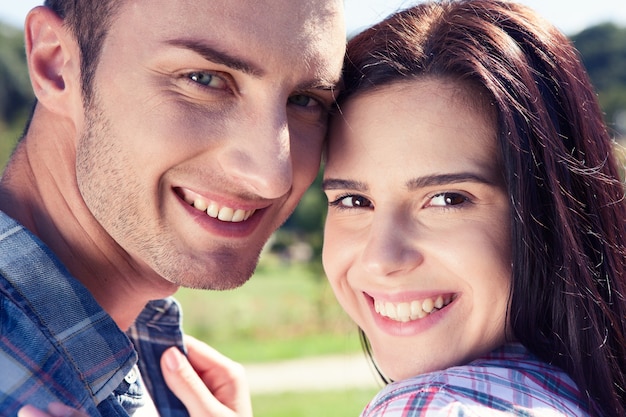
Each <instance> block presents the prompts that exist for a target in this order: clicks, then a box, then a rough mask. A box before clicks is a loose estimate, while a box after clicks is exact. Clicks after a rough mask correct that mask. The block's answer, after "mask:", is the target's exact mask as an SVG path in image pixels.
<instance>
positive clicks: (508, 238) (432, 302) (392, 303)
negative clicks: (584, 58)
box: [324, 0, 626, 416]
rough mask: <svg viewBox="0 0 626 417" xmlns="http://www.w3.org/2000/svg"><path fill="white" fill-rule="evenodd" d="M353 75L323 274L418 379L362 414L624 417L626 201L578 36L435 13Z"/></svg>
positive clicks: (357, 55) (365, 44) (507, 14)
mask: <svg viewBox="0 0 626 417" xmlns="http://www.w3.org/2000/svg"><path fill="white" fill-rule="evenodd" d="M344 77H345V90H344V91H343V92H342V94H341V96H340V97H339V100H338V108H339V110H340V115H339V116H337V117H336V118H335V119H334V123H333V127H332V130H331V133H330V140H329V146H328V152H327V155H328V156H327V163H326V166H325V174H324V177H325V180H324V188H325V192H326V194H327V196H328V199H329V204H330V208H329V213H328V217H327V222H326V230H325V247H324V266H325V269H326V272H327V274H328V277H329V280H330V282H331V285H332V286H333V289H334V291H335V294H336V295H337V298H338V300H339V302H340V303H341V304H342V306H343V307H344V309H345V310H346V311H347V312H348V314H350V316H351V317H352V318H353V320H355V322H356V323H357V324H358V325H359V327H360V328H361V329H362V330H363V332H364V334H365V336H366V341H367V346H368V347H370V348H371V353H372V354H373V358H374V360H375V363H376V364H377V366H378V367H379V369H380V370H381V372H382V374H384V375H386V376H388V377H389V378H390V379H392V380H404V381H402V382H397V383H393V384H391V385H389V386H388V387H386V388H385V389H384V390H383V391H382V392H381V393H380V394H379V396H377V398H376V399H375V400H374V401H373V402H372V403H371V404H370V405H369V406H368V408H367V409H366V411H365V412H364V414H363V415H365V416H379V415H381V416H382V415H384V416H396V415H397V416H400V415H402V416H405V415H431V414H428V413H429V412H432V415H435V413H436V412H437V411H439V410H447V412H449V413H450V414H445V415H467V414H468V413H470V410H475V409H476V407H480V410H481V411H480V412H479V413H478V414H476V415H487V414H488V413H489V412H488V411H487V409H489V410H493V412H496V411H500V412H503V413H507V412H508V413H510V414H511V415H533V416H534V415H568V416H569V415H577V416H582V415H593V416H623V415H626V410H625V407H626V405H625V403H626V394H625V392H624V388H625V387H626V383H625V374H626V340H625V339H624V333H625V324H626V323H625V320H626V301H625V299H624V295H625V294H626V281H625V280H626V276H625V272H626V266H625V262H626V253H625V251H624V245H623V242H624V241H626V227H625V223H624V221H625V219H626V205H625V203H624V200H623V197H624V189H623V186H622V183H621V182H620V179H619V174H618V169H617V165H616V161H615V158H614V155H613V152H612V146H613V144H612V142H611V140H610V138H609V135H608V132H607V129H606V127H605V126H604V125H603V122H602V113H601V112H600V110H599V108H598V104H597V102H596V98H595V95H594V92H593V89H592V87H591V85H590V83H589V81H588V78H587V75H586V73H585V71H584V68H583V66H582V64H581V63H580V59H579V57H578V55H577V53H576V51H575V49H574V48H573V47H572V45H571V43H570V42H569V41H568V40H567V38H566V37H565V36H563V35H562V34H561V33H559V32H558V31H557V30H556V29H555V28H554V27H553V26H551V25H550V24H548V23H547V22H546V21H544V20H542V19H541V18H540V17H538V16H537V15H536V14H535V13H533V12H532V11H531V10H529V9H528V8H526V7H523V6H521V5H518V4H514V3H509V2H505V1H494V0H467V1H452V2H436V3H435V2H430V3H425V4H420V5H417V6H415V7H413V8H411V9H409V10H406V11H403V12H399V13H397V14H395V15H393V16H391V17H390V18H388V19H387V20H385V21H383V22H382V23H380V24H378V25H376V26H374V27H373V28H371V29H369V30H366V31H365V32H363V33H361V34H359V35H358V36H357V37H355V38H354V39H352V40H351V41H350V43H349V45H348V53H347V58H346V60H345V69H344ZM463 413H466V414H463ZM542 413H546V414H542ZM547 413H553V414H547ZM554 413H557V414H554ZM437 415H439V414H437ZM471 415H474V414H471ZM497 415H501V414H497Z"/></svg>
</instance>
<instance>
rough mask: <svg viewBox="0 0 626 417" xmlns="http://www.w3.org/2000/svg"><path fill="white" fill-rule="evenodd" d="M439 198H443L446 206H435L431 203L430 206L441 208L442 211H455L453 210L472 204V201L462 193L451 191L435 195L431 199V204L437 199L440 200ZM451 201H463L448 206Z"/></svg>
mask: <svg viewBox="0 0 626 417" xmlns="http://www.w3.org/2000/svg"><path fill="white" fill-rule="evenodd" d="M438 197H443V198H444V200H445V203H446V204H445V205H443V206H434V205H432V204H430V203H429V204H428V205H429V206H432V207H437V208H441V209H447V210H453V209H458V208H460V207H462V206H464V205H466V204H467V203H470V202H471V200H470V199H469V198H468V197H467V196H465V195H463V194H461V193H457V192H450V191H445V192H441V193H436V194H433V195H432V196H430V197H429V202H432V201H433V200H434V199H435V198H438ZM450 199H461V202H459V203H457V204H447V202H448V201H449V200H450Z"/></svg>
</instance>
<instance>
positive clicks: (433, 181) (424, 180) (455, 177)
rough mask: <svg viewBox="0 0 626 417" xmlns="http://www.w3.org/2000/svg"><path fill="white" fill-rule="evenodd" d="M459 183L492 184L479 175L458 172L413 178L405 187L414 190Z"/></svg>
mask: <svg viewBox="0 0 626 417" xmlns="http://www.w3.org/2000/svg"><path fill="white" fill-rule="evenodd" d="M459 182H476V183H481V184H493V181H489V180H488V179H486V178H484V177H482V176H480V175H477V174H474V173H471V172H460V173H455V174H436V175H426V176H423V177H417V178H413V179H411V180H409V181H407V183H406V186H407V188H408V189H409V190H416V189H418V188H422V187H432V186H438V185H448V184H456V183H459Z"/></svg>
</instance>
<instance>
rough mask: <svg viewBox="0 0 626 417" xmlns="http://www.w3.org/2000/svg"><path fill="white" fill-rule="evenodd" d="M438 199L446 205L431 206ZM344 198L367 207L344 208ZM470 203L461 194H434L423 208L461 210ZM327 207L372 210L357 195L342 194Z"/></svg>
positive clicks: (361, 197) (370, 205) (447, 192)
mask: <svg viewBox="0 0 626 417" xmlns="http://www.w3.org/2000/svg"><path fill="white" fill-rule="evenodd" d="M438 197H442V198H444V202H445V203H446V204H444V205H433V204H432V201H433V200H434V199H435V198H438ZM346 198H353V199H359V200H361V201H362V200H366V201H367V203H369V206H358V205H357V206H354V205H353V206H346V205H344V204H342V202H343V201H344V200H345V199H346ZM451 199H456V200H458V199H460V200H461V201H459V202H458V203H457V204H447V202H449V201H450V200H451ZM469 203H471V200H470V198H469V197H467V196H465V195H463V194H461V193H457V192H449V191H446V192H439V193H435V194H433V195H431V196H430V197H428V204H426V205H425V207H432V208H438V209H442V210H458V209H460V208H462V207H463V206H465V205H466V204H469ZM328 205H329V206H330V207H336V208H338V209H340V210H354V209H372V202H371V200H369V199H368V198H366V197H363V196H361V195H358V194H343V195H340V196H338V197H337V198H335V199H334V200H332V201H329V202H328Z"/></svg>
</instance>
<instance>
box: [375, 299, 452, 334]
mask: <svg viewBox="0 0 626 417" xmlns="http://www.w3.org/2000/svg"><path fill="white" fill-rule="evenodd" d="M445 294H449V295H450V297H451V299H450V300H449V302H448V304H446V305H444V306H442V308H441V309H433V310H432V311H431V312H430V313H428V314H425V315H424V316H423V317H420V318H415V319H412V320H407V321H402V320H398V319H397V317H396V319H393V318H390V317H387V316H385V315H381V314H380V313H379V312H377V311H376V306H375V300H374V298H373V297H371V296H370V295H369V294H365V297H366V301H367V304H368V307H369V309H370V313H371V315H372V317H373V320H374V323H375V325H376V327H377V328H379V329H380V330H382V331H383V332H385V333H387V334H389V335H392V336H412V335H415V334H419V333H421V332H424V331H426V330H428V329H429V328H431V327H433V326H435V325H436V324H437V323H439V322H440V321H441V320H443V319H444V318H445V317H446V316H447V315H448V313H449V312H451V311H452V308H453V307H454V304H455V301H456V300H457V298H458V295H457V294H451V293H445ZM394 298H395V299H398V298H397V297H394ZM402 299H403V300H407V298H406V297H402ZM402 303H406V301H403V302H402ZM402 303H396V305H399V304H402Z"/></svg>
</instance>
